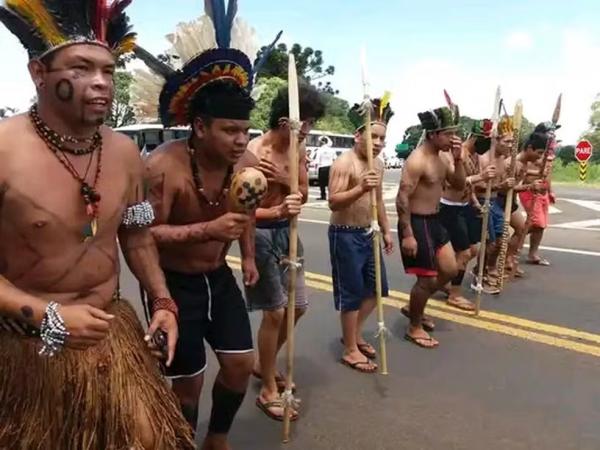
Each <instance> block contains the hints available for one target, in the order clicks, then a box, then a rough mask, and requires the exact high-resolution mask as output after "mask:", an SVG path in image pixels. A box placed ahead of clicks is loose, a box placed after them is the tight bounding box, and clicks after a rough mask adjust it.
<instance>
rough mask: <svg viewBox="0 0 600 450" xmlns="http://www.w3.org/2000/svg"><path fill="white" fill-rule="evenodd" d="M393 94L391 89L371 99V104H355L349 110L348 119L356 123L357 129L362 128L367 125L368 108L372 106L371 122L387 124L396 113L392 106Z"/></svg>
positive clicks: (353, 123)
mask: <svg viewBox="0 0 600 450" xmlns="http://www.w3.org/2000/svg"><path fill="white" fill-rule="evenodd" d="M391 97H392V94H391V93H390V92H389V91H385V92H384V94H383V96H382V97H381V98H374V99H371V100H369V103H370V105H369V104H365V103H363V104H361V105H359V104H358V103H357V104H355V105H354V106H353V107H352V108H350V111H348V119H350V122H352V125H354V128H355V129H356V131H359V130H361V129H362V128H363V127H364V126H365V120H366V113H367V111H366V108H369V107H370V108H371V122H372V123H379V124H382V125H384V126H387V124H388V123H389V121H390V119H391V118H392V116H393V115H394V111H392V107H391V106H390V98H391Z"/></svg>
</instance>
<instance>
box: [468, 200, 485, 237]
mask: <svg viewBox="0 0 600 450" xmlns="http://www.w3.org/2000/svg"><path fill="white" fill-rule="evenodd" d="M464 215H465V219H466V221H467V230H468V232H469V242H470V243H471V245H475V244H479V242H481V228H482V227H483V219H482V217H481V213H480V212H479V210H478V209H476V208H475V207H474V206H472V205H468V206H466V207H465V210H464Z"/></svg>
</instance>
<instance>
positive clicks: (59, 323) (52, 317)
mask: <svg viewBox="0 0 600 450" xmlns="http://www.w3.org/2000/svg"><path fill="white" fill-rule="evenodd" d="M58 306H59V305H58V303H55V302H50V303H48V306H46V313H45V314H44V318H43V319H42V325H41V327H40V338H41V339H42V342H43V345H42V348H41V349H40V352H39V354H40V355H42V356H54V355H55V354H57V353H59V352H60V351H61V350H62V349H63V347H64V346H65V341H66V339H67V336H69V332H68V331H67V328H66V326H65V321H64V320H63V318H62V317H61V315H60V313H59V312H58Z"/></svg>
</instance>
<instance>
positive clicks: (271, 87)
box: [250, 77, 286, 131]
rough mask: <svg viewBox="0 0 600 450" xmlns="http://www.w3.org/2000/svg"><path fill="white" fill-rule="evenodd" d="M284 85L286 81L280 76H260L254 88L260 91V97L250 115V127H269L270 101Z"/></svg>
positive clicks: (264, 128) (262, 128)
mask: <svg viewBox="0 0 600 450" xmlns="http://www.w3.org/2000/svg"><path fill="white" fill-rule="evenodd" d="M283 86H286V81H285V80H284V79H282V78H278V77H271V78H261V79H260V80H259V81H258V84H257V86H256V89H258V90H259V92H260V97H259V98H258V100H257V102H256V107H255V108H254V110H253V111H252V114H251V115H250V123H251V126H252V128H257V129H259V130H263V131H265V130H267V128H269V115H270V113H271V103H273V99H274V98H275V96H276V95H277V91H279V89H280V88H282V87H283Z"/></svg>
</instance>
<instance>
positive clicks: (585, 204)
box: [560, 198, 600, 212]
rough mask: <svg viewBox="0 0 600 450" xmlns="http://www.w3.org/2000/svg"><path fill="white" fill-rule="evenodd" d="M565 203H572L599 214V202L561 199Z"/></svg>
mask: <svg viewBox="0 0 600 450" xmlns="http://www.w3.org/2000/svg"><path fill="white" fill-rule="evenodd" d="M560 200H563V201H565V202H569V203H573V204H574V205H577V206H581V207H582V208H586V209H591V210H592V211H597V212H600V202H599V201H595V200H577V199H574V198H561V199H560Z"/></svg>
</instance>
